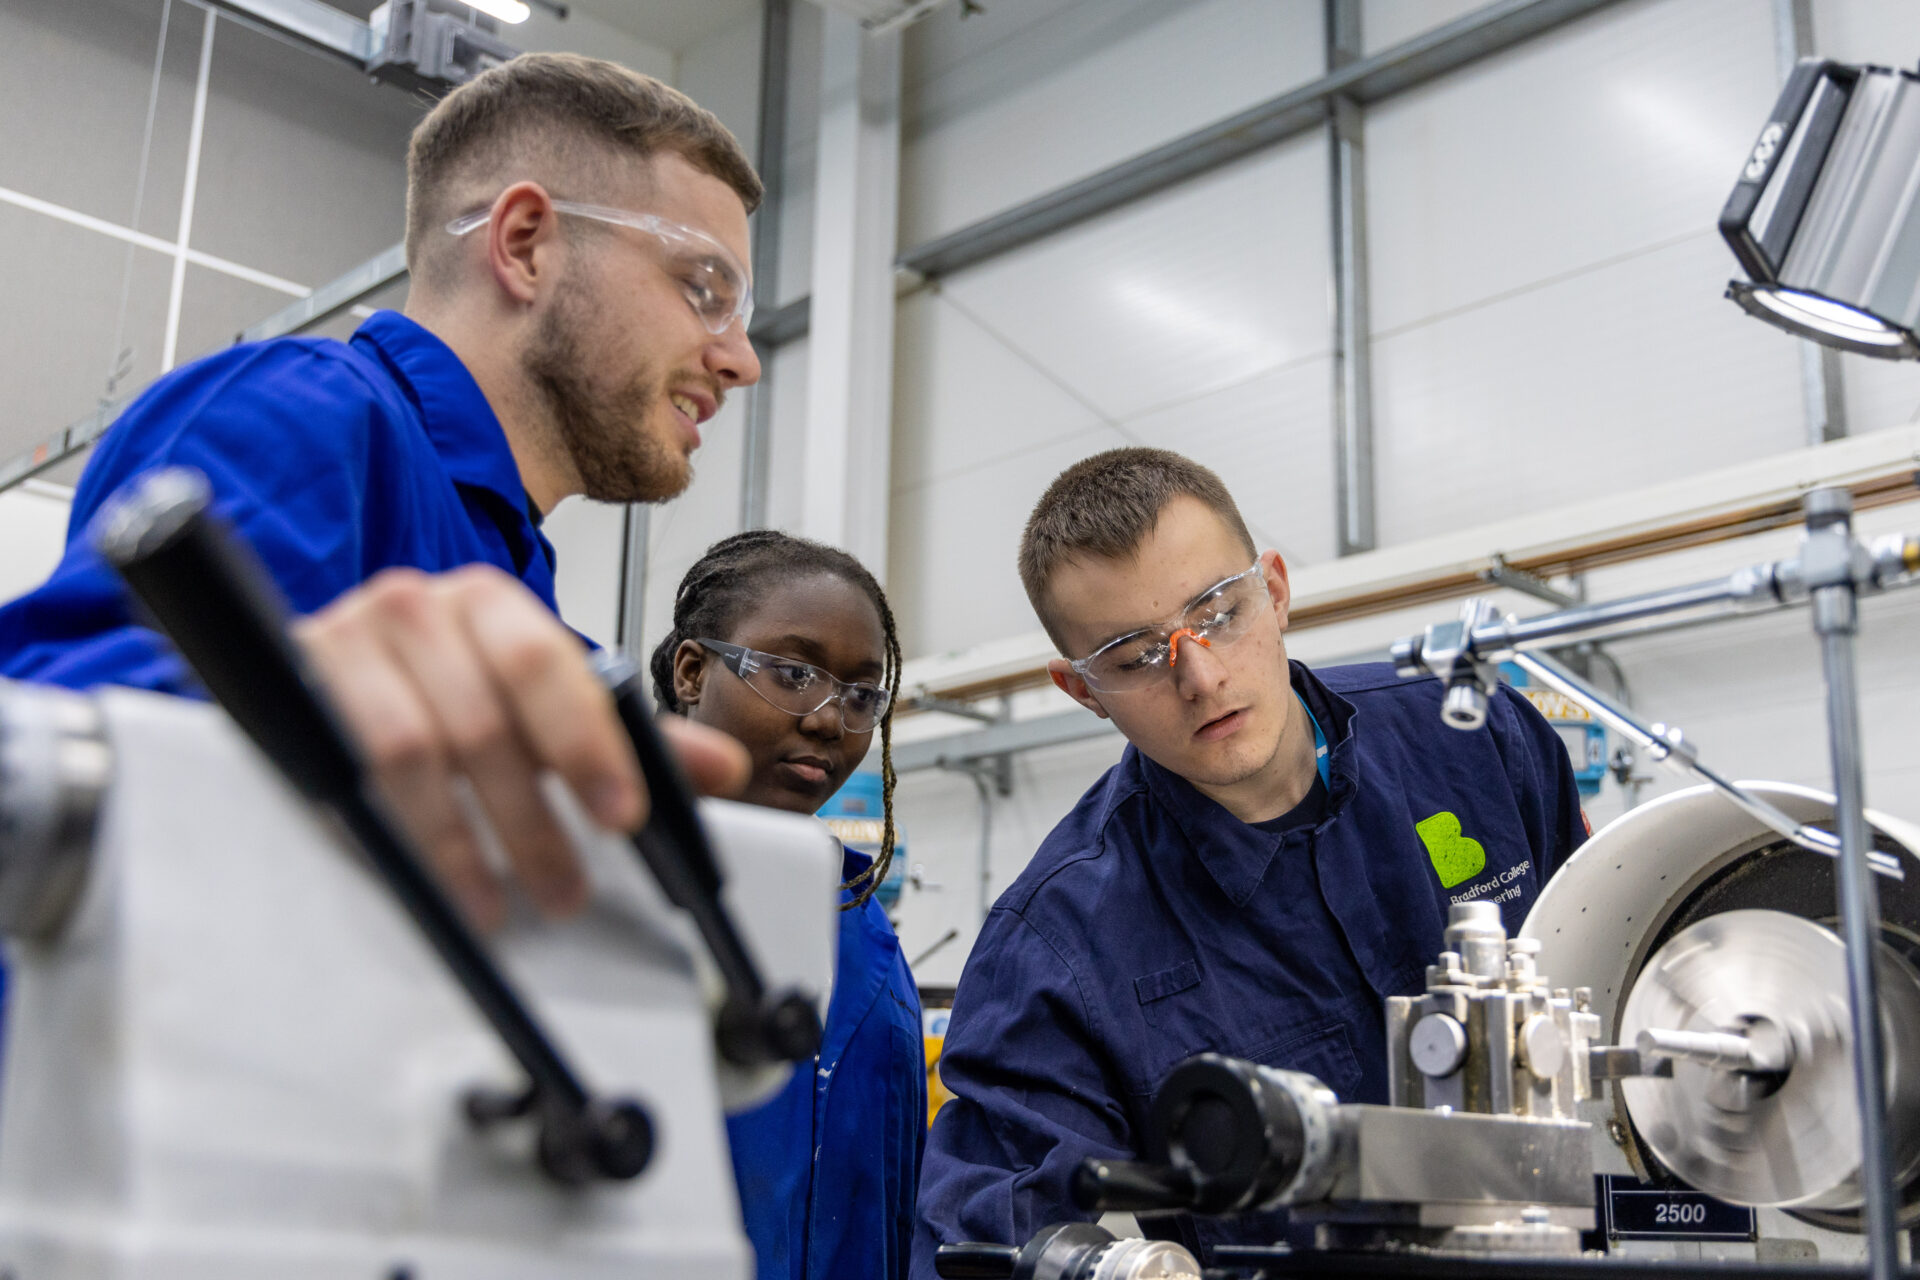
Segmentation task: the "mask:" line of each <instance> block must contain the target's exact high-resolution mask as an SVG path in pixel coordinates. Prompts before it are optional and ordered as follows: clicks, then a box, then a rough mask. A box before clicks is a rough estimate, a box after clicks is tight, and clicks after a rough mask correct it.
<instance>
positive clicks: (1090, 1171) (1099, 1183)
mask: <svg viewBox="0 0 1920 1280" xmlns="http://www.w3.org/2000/svg"><path fill="white" fill-rule="evenodd" d="M1071 1190H1072V1194H1073V1203H1074V1204H1075V1205H1076V1206H1078V1207H1079V1208H1082V1209H1085V1210H1087V1211H1088V1212H1100V1213H1111V1212H1120V1213H1156V1212H1158V1213H1165V1212H1169V1211H1172V1210H1177V1209H1191V1208H1192V1207H1193V1202H1194V1184H1193V1175H1191V1174H1190V1173H1188V1172H1187V1171H1186V1170H1184V1169H1178V1168H1175V1167H1174V1166H1172V1165H1164V1164H1146V1163H1143V1162H1141V1161H1138V1160H1102V1159H1100V1158H1098V1157H1094V1156H1090V1157H1088V1158H1087V1159H1085V1160H1082V1161H1081V1162H1080V1167H1079V1168H1078V1169H1075V1170H1074V1171H1073V1183H1072V1188H1071Z"/></svg>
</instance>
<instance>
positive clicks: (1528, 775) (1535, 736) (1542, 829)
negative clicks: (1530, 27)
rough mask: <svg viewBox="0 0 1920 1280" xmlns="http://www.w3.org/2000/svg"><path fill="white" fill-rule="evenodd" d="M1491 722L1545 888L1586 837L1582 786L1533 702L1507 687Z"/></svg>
mask: <svg viewBox="0 0 1920 1280" xmlns="http://www.w3.org/2000/svg"><path fill="white" fill-rule="evenodd" d="M1487 720H1488V726H1489V727H1490V728H1492V729H1493V730H1494V743H1495V745H1496V747H1497V748H1498V749H1499V752H1500V759H1501V762H1502V763H1503V764H1504V765H1505V766H1506V771H1507V778H1508V781H1509V783H1510V785H1511V786H1512V789H1513V798H1514V803H1515V804H1516V805H1518V806H1519V809H1520V817H1521V820H1522V821H1523V822H1525V824H1526V827H1527V838H1528V842H1529V843H1530V844H1531V845H1532V846H1533V856H1534V860H1535V863H1536V865H1537V866H1538V868H1539V877H1538V879H1537V881H1536V883H1538V884H1543V885H1544V884H1545V883H1546V882H1547V877H1548V876H1550V875H1552V874H1553V873H1554V872H1555V871H1557V870H1559V869H1560V867H1561V865H1562V864H1564V863H1565V862H1566V860H1567V859H1568V858H1570V857H1572V856H1573V851H1574V850H1575V849H1578V848H1579V847H1580V846H1581V845H1582V844H1584V843H1585V842H1586V839H1587V818H1586V813H1585V812H1584V811H1583V810H1582V809H1581V807H1580V783H1579V781H1578V780H1577V779H1576V778H1575V777H1574V776H1573V762H1572V761H1571V760H1569V759H1568V758H1567V744H1566V743H1565V741H1563V740H1562V739H1561V737H1560V734H1559V732H1558V731H1557V730H1556V729H1554V727H1553V726H1552V725H1551V724H1548V723H1547V719H1546V717H1545V716H1543V715H1541V714H1540V712H1539V711H1537V710H1536V709H1535V708H1534V705H1533V704H1532V703H1531V702H1528V701H1527V700H1526V699H1525V698H1523V697H1522V696H1520V695H1519V694H1518V693H1515V692H1514V691H1513V690H1512V689H1510V688H1508V687H1507V686H1506V685H1504V684H1503V685H1501V686H1500V689H1499V691H1498V693H1497V694H1496V695H1495V696H1494V699H1493V705H1492V708H1491V709H1490V712H1489V714H1488V717H1487Z"/></svg>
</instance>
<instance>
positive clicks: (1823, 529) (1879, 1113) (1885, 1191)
mask: <svg viewBox="0 0 1920 1280" xmlns="http://www.w3.org/2000/svg"><path fill="white" fill-rule="evenodd" d="M1852 516H1853V496H1852V495H1851V494H1849V493H1848V492H1847V491H1846V490H1845V489H1816V490H1814V491H1813V492H1812V493H1809V494H1808V495H1807V497H1806V517H1807V538H1806V542H1805V544H1804V549H1803V550H1802V552H1801V565H1802V568H1803V572H1804V573H1805V574H1806V581H1807V586H1808V588H1809V590H1810V592H1811V595H1812V600H1813V629H1814V631H1815V632H1816V633H1817V634H1818V635H1819V637H1820V656H1821V660H1822V662H1823V664H1824V666H1825V669H1826V681H1827V737H1828V746H1829V749H1830V751H1831V754H1832V757H1833V808H1834V818H1835V822H1836V824H1837V826H1838V828H1839V834H1840V866H1839V876H1838V882H1839V899H1840V902H1839V906H1840V934H1841V937H1842V938H1843V939H1844V940H1845V942H1846V946H1847V1000H1848V1004H1849V1006H1850V1012H1851V1014H1852V1031H1853V1083H1854V1094H1855V1096H1856V1097H1857V1098H1858V1099H1859V1106H1860V1193H1861V1197H1862V1199H1863V1200H1864V1201H1865V1206H1866V1235H1867V1261H1868V1269H1869V1274H1871V1275H1872V1276H1873V1277H1874V1280H1893V1277H1894V1276H1896V1275H1897V1274H1898V1273H1899V1264H1900V1254H1899V1238H1898V1227H1899V1210H1900V1206H1899V1202H1898V1200H1897V1198H1896V1197H1895V1194H1894V1186H1893V1158H1892V1154H1891V1152H1890V1151H1889V1149H1888V1144H1887V1081H1886V1059H1885V1057H1884V1056H1883V1055H1884V1053H1885V1049H1884V1046H1883V1045H1882V1043H1881V1039H1880V990H1879V979H1878V975H1877V974H1876V973H1875V971H1874V959H1875V955H1876V953H1877V951H1878V950H1879V941H1880V893H1879V888H1878V886H1876V885H1875V884H1874V880H1873V875H1872V874H1871V872H1870V871H1869V869H1868V866H1867V852H1868V850H1869V849H1871V848H1872V846H1873V833H1872V831H1871V830H1869V829H1868V827H1867V816H1866V787H1865V784H1864V782H1863V780H1862V776H1861V775H1862V770H1863V761H1862V758H1861V749H1860V700H1859V690H1858V687H1857V680H1856V678H1855V674H1854V651H1853V637H1854V634H1855V632H1856V631H1857V630H1858V629H1859V602H1858V599H1857V597H1856V594H1855V591H1856V589H1855V582H1856V576H1855V573H1856V570H1855V562H1856V560H1857V559H1858V558H1859V557H1858V556H1857V555H1856V552H1857V551H1858V544H1856V543H1855V542H1854V540H1853V521H1852Z"/></svg>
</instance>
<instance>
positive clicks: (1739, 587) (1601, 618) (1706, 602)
mask: <svg viewBox="0 0 1920 1280" xmlns="http://www.w3.org/2000/svg"><path fill="white" fill-rule="evenodd" d="M1742 577H1743V575H1742V574H1735V575H1733V576H1732V577H1727V578H1716V579H1714V580H1712V581H1710V582H1696V583H1692V584H1691V585H1688V586H1684V587H1669V588H1667V589H1666V590H1664V591H1649V592H1647V593H1646V594H1644V595H1638V596H1627V597H1625V598H1624V599H1620V600H1606V601H1601V602H1599V603H1597V604H1579V605H1575V606H1573V608H1571V609H1557V610H1555V611H1554V612H1552V613H1543V614H1540V615H1539V616H1537V617H1532V618H1520V619H1513V618H1504V619H1501V620H1500V621H1497V622H1491V623H1488V624H1487V625H1486V626H1484V627H1479V628H1476V629H1475V630H1474V633H1473V636H1472V644H1473V650H1474V653H1475V654H1476V655H1478V656H1482V657H1487V656H1491V655H1492V654H1493V653H1494V652H1496V651H1504V650H1508V649H1520V648H1525V647H1539V646H1541V645H1544V644H1546V643H1547V642H1549V641H1552V642H1555V643H1557V644H1559V645H1562V646H1564V645H1566V644H1569V643H1571V642H1572V641H1574V640H1597V639H1603V638H1606V629H1607V628H1609V627H1617V626H1619V625H1621V624H1624V623H1629V622H1638V621H1640V620H1642V619H1644V618H1655V617H1659V616H1661V615H1663V614H1668V613H1677V612H1679V611H1681V610H1683V609H1701V608H1706V607H1708V606H1711V605H1720V604H1739V605H1745V606H1748V607H1751V605H1752V602H1753V600H1754V595H1755V593H1754V590H1753V588H1752V587H1750V586H1748V585H1746V584H1745V583H1743V582H1742V581H1741V579H1742ZM1767 603H1773V601H1771V600H1769V601H1767Z"/></svg>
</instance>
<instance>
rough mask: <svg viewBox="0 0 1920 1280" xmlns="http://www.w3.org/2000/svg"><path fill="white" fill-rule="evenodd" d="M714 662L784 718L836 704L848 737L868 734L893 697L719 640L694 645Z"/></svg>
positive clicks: (697, 642)
mask: <svg viewBox="0 0 1920 1280" xmlns="http://www.w3.org/2000/svg"><path fill="white" fill-rule="evenodd" d="M694 643H695V644H697V645H699V646H700V647H701V648H702V649H705V650H707V651H708V652H709V653H711V654H713V655H714V656H715V657H717V658H719V659H720V661H721V663H722V665H724V666H725V667H726V669H727V670H729V671H731V672H733V674H735V675H736V676H739V677H740V678H741V679H742V680H744V681H745V682H746V685H747V687H748V688H749V689H752V690H753V691H754V692H755V693H757V694H759V695H760V696H761V697H762V698H765V699H766V700H767V702H769V703H770V704H772V705H773V706H775V707H777V708H779V709H780V710H782V711H784V712H786V713H787V714H788V715H795V716H810V715H812V714H813V713H814V712H816V711H818V710H819V709H820V708H822V707H824V706H826V705H827V704H828V703H829V702H838V703H839V704H840V723H841V725H842V726H844V727H845V728H846V730H847V732H848V733H868V732H871V731H872V730H873V728H874V727H875V726H876V725H878V724H879V723H880V720H881V718H882V717H883V716H885V715H886V714H887V705H888V704H889V703H891V702H892V701H893V695H892V694H891V693H888V692H887V691H886V690H885V689H882V688H880V687H879V686H878V685H871V684H849V683H847V682H846V681H845V680H841V679H839V678H838V677H836V676H834V675H832V674H831V673H829V672H826V671H822V670H821V669H820V668H818V667H816V666H811V665H809V664H808V663H805V662H797V661H795V660H794V659H792V658H783V657H781V656H780V655H779V654H775V653H762V652H761V651H760V650H758V649H748V648H746V647H745V646H743V645H737V644H724V643H722V642H721V641H719V640H695V641H694Z"/></svg>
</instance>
